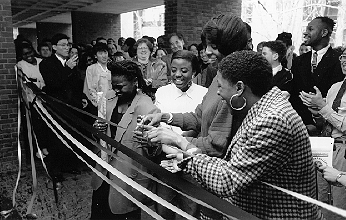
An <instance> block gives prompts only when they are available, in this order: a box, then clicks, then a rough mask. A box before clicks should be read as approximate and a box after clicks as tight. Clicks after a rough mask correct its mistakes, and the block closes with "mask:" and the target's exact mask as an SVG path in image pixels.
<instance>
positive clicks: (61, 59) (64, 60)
mask: <svg viewBox="0 0 346 220" xmlns="http://www.w3.org/2000/svg"><path fill="white" fill-rule="evenodd" d="M55 56H56V57H57V58H58V60H59V61H60V62H61V64H62V65H63V66H65V63H66V59H64V58H62V57H61V56H58V55H57V54H55Z"/></svg>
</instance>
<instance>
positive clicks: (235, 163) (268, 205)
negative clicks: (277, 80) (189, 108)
mask: <svg viewBox="0 0 346 220" xmlns="http://www.w3.org/2000/svg"><path fill="white" fill-rule="evenodd" d="M184 165H186V166H185V168H184V169H183V170H184V172H187V173H190V174H191V175H192V176H193V177H194V178H195V179H196V180H197V181H199V182H200V183H201V185H202V186H203V187H205V188H207V189H208V190H209V191H210V192H212V193H214V194H216V195H218V196H220V197H221V198H224V199H226V200H227V201H229V202H230V203H232V204H234V205H237V206H238V207H240V208H241V209H243V210H245V211H247V212H249V213H251V214H253V215H255V216H257V217H259V218H261V219H319V218H320V216H319V214H318V208H317V206H315V205H312V204H308V203H306V202H303V201H301V200H298V199H295V198H293V197H291V196H289V195H287V194H285V193H282V192H280V191H277V190H276V189H273V188H271V187H269V186H267V185H264V184H263V183H261V182H260V181H265V182H268V183H271V184H273V185H276V186H280V187H283V188H285V189H289V190H292V191H295V192H297V193H301V194H303V195H306V196H309V197H312V198H314V197H315V195H316V189H315V175H314V165H313V161H312V153H311V146H310V141H309V137H308V133H307V130H306V128H305V126H304V124H303V122H302V119H301V118H300V117H299V116H298V114H297V113H296V112H295V111H294V110H293V108H292V106H291V104H290V103H289V102H288V101H287V99H285V98H284V97H283V96H282V95H281V91H280V90H279V89H278V88H277V87H274V88H273V89H272V90H270V91H269V92H268V93H267V94H265V95H264V96H263V97H262V98H261V99H260V100H259V101H258V102H257V103H255V104H254V105H253V106H252V108H251V109H250V110H249V112H248V114H247V116H246V117H245V119H244V121H243V123H242V125H241V126H240V127H239V129H238V131H237V133H236V134H235V136H234V137H233V140H232V142H231V144H230V146H229V147H228V150H227V153H226V155H225V157H224V158H223V159H220V158H216V157H209V156H207V155H203V154H198V155H197V156H196V157H193V158H192V157H190V158H188V160H187V163H186V161H185V162H181V163H180V166H181V167H183V166H184Z"/></svg>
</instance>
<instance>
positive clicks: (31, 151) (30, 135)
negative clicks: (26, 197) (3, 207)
mask: <svg viewBox="0 0 346 220" xmlns="http://www.w3.org/2000/svg"><path fill="white" fill-rule="evenodd" d="M25 111H26V125H27V129H28V139H29V146H30V160H31V175H32V181H33V194H32V196H31V199H30V202H29V205H28V208H27V210H26V215H29V214H32V213H31V212H32V206H33V204H34V200H35V198H36V193H37V175H36V166H35V161H34V148H33V146H32V143H33V142H32V123H31V122H32V120H31V115H30V111H29V110H28V109H27V108H25Z"/></svg>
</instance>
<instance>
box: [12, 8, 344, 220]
mask: <svg viewBox="0 0 346 220" xmlns="http://www.w3.org/2000/svg"><path fill="white" fill-rule="evenodd" d="M334 25H335V23H334V21H333V20H332V19H330V18H328V17H316V18H314V19H313V20H312V21H311V22H310V23H309V24H308V26H307V28H306V31H305V32H304V33H303V36H304V43H303V44H302V45H301V47H300V48H299V55H297V54H295V53H294V47H293V46H292V34H290V33H286V32H283V33H280V34H278V37H277V38H276V39H272V40H270V41H263V42H261V43H259V44H258V45H257V51H253V44H252V38H251V27H250V25H248V24H247V23H245V22H243V21H242V20H241V19H240V18H239V17H237V16H234V15H231V14H230V15H226V14H221V15H217V16H214V17H212V18H211V19H210V20H209V21H208V22H207V23H206V24H205V25H204V27H203V29H202V33H201V42H198V43H191V44H190V45H188V46H187V45H186V40H185V39H184V36H183V34H181V33H171V34H169V35H163V36H159V37H158V38H157V39H155V38H153V37H149V36H143V37H142V38H141V39H138V40H135V39H134V38H127V39H124V38H122V37H121V38H119V39H118V41H117V43H116V42H115V40H114V39H112V38H109V39H106V38H104V37H100V38H97V39H96V40H92V41H91V42H90V44H88V45H83V44H71V43H70V39H69V38H68V37H67V36H66V35H64V34H61V33H58V34H56V35H54V36H53V37H52V38H51V39H49V40H48V39H45V40H44V41H43V42H41V43H40V44H39V46H38V48H37V51H36V50H35V49H34V48H33V46H32V44H31V42H30V41H28V40H27V39H25V38H23V37H22V36H20V37H18V38H17V39H16V41H15V44H16V52H17V59H18V64H17V67H18V69H20V70H21V71H22V72H23V73H24V74H25V75H26V76H27V78H28V80H29V81H31V82H32V83H34V84H35V85H36V86H37V87H38V88H39V89H42V91H44V92H45V93H46V94H47V95H50V96H52V97H54V98H57V99H59V100H61V101H63V102H65V103H67V104H69V105H72V106H75V107H77V108H80V109H82V110H84V111H87V112H89V113H92V114H94V115H98V114H99V112H100V111H102V109H101V108H102V104H101V102H102V101H100V100H103V99H104V100H105V103H103V104H104V105H105V109H104V111H105V115H104V117H105V119H106V120H108V121H111V122H113V123H116V124H119V125H120V127H114V126H110V125H109V124H107V123H105V122H104V121H101V120H96V121H95V120H94V119H91V118H86V117H83V120H86V121H87V122H88V123H89V124H92V125H93V126H94V127H95V128H96V129H98V130H99V131H102V132H105V133H106V134H107V135H108V136H110V137H111V138H113V139H114V140H116V142H117V143H119V144H122V145H124V146H126V147H127V148H129V149H131V150H133V151H135V152H137V153H138V154H140V155H142V156H144V157H147V158H148V159H150V160H152V161H154V162H156V163H159V164H161V166H162V167H164V168H166V169H167V170H169V171H171V172H180V173H182V175H179V178H184V179H186V180H188V181H190V182H192V183H193V184H196V185H198V186H202V187H203V188H205V189H206V190H208V191H209V192H211V193H213V194H215V195H217V196H219V197H220V198H223V199H225V200H227V201H229V202H230V203H232V204H234V205H236V206H238V207H240V208H241V209H243V210H245V211H247V212H249V213H251V214H253V215H255V216H257V217H258V218H260V219H323V218H324V217H323V213H322V211H321V209H320V208H319V207H318V206H316V205H313V204H311V203H307V202H305V201H301V200H299V199H296V198H294V197H292V196H289V195H287V194H285V193H283V192H280V191H277V190H276V189H274V188H271V187H270V186H268V185H266V184H264V183H263V182H267V183H270V184H273V185H276V186H279V187H282V188H285V189H288V190H291V191H294V192H297V193H300V194H303V195H305V196H308V197H311V198H318V199H319V200H321V201H323V202H328V198H327V197H328V196H327V193H328V192H326V190H328V188H329V187H330V185H332V186H331V192H330V193H331V195H332V200H333V205H335V206H337V207H339V208H342V209H346V192H345V188H344V187H342V186H346V163H345V161H346V159H345V151H346V138H345V137H346V135H345V137H344V135H343V132H345V130H346V129H345V124H346V123H344V121H345V120H346V119H345V115H346V111H345V109H346V95H345V91H346V82H345V81H343V80H344V77H345V74H346V51H345V50H344V49H340V48H338V49H334V48H332V46H331V44H330V37H331V34H332V31H333V28H334ZM340 52H341V53H340ZM100 97H101V98H100ZM102 98H103V99H102ZM33 116H34V117H33V121H34V128H35V126H45V125H44V123H42V121H41V120H40V118H39V116H38V115H37V113H36V114H35V113H33ZM139 121H140V122H139ZM138 123H139V124H140V125H141V126H138ZM139 127H140V129H141V130H139ZM41 130H42V129H41ZM38 136H39V144H40V148H41V149H42V152H43V156H45V157H47V159H49V160H47V161H48V164H49V166H48V168H49V172H50V174H51V176H52V177H53V178H54V179H55V180H56V181H57V182H61V181H64V178H63V176H62V174H63V172H67V171H68V172H79V170H78V169H77V170H75V169H72V170H71V169H66V167H64V164H65V165H66V160H67V159H66V158H69V160H70V161H76V160H77V158H75V156H74V155H71V152H67V151H66V150H65V151H66V152H65V151H64V149H65V147H64V146H63V144H62V143H61V142H60V141H59V140H58V139H57V138H56V137H55V135H54V134H53V133H52V132H50V131H49V129H48V128H47V129H45V132H43V134H39V135H38ZM309 136H327V137H332V138H334V139H335V146H334V154H333V158H334V160H333V166H332V167H331V166H326V165H323V166H320V167H316V166H315V164H314V163H313V157H312V152H311V145H310V141H309ZM93 150H94V153H95V154H97V155H99V156H100V157H102V159H103V160H105V161H107V162H108V163H109V164H110V165H112V166H113V167H115V168H116V169H118V170H120V171H121V172H122V173H124V174H126V175H127V176H130V177H131V178H132V179H133V180H135V181H136V182H138V183H139V184H141V185H142V186H143V187H146V188H147V189H149V190H152V191H155V193H156V194H158V195H159V196H160V197H162V198H164V199H165V200H167V201H168V202H170V203H172V204H174V205H176V206H178V207H179V208H181V209H182V210H183V211H185V212H187V213H188V214H190V215H192V216H194V217H197V218H199V219H224V218H225V216H223V215H222V214H220V213H218V212H216V211H214V210H211V209H208V208H206V207H204V206H200V205H198V204H196V203H195V202H193V201H191V200H190V199H188V198H186V197H184V196H182V195H180V194H178V193H176V192H175V191H173V190H171V189H169V188H167V187H165V186H163V185H161V184H158V183H156V182H154V181H153V180H151V179H148V178H147V177H146V176H143V175H142V174H140V173H138V171H136V170H134V169H133V168H131V166H129V165H128V163H130V164H132V165H133V166H136V167H137V168H138V169H141V170H143V171H145V172H150V171H148V170H147V169H146V168H145V167H144V166H142V165H141V164H139V163H137V162H136V161H134V160H133V159H131V158H129V157H128V156H126V155H125V154H123V153H122V152H120V151H118V150H117V148H116V147H113V148H111V149H110V150H111V151H112V152H114V154H115V155H116V157H111V156H109V155H108V156H106V157H103V156H102V153H103V152H102V151H101V150H97V149H93ZM66 155H69V156H67V157H66ZM95 166H96V168H97V169H98V170H99V171H101V172H102V173H103V174H104V175H105V176H107V177H108V178H109V179H110V180H111V181H113V182H114V183H116V184H117V185H118V186H121V187H122V188H123V189H126V190H127V191H128V192H131V193H130V194H131V195H132V196H134V197H135V198H136V199H138V200H139V201H140V202H143V203H145V204H151V203H152V201H150V200H148V198H145V196H143V195H142V194H141V193H139V192H137V191H135V190H132V189H131V187H130V186H128V185H126V184H125V183H123V182H122V181H120V180H119V179H118V178H117V177H116V176H114V175H112V174H111V173H108V171H107V170H106V169H104V168H103V167H101V166H99V165H98V164H96V165H95ZM71 167H73V168H78V166H71V164H69V168H71ZM316 170H318V172H317V175H316V173H315V171H316ZM158 178H160V177H158ZM316 183H317V184H316ZM91 185H92V187H93V196H92V206H91V219H140V218H141V210H140V209H139V207H137V206H136V205H135V204H134V203H132V202H131V201H130V200H128V199H127V198H126V197H124V196H122V195H121V194H120V193H119V192H118V191H116V190H115V189H114V188H113V187H110V185H108V184H107V183H106V182H105V181H103V180H102V179H101V178H99V177H98V176H97V175H95V176H93V178H92V182H91ZM316 185H317V187H316ZM155 210H156V212H157V213H158V214H160V215H161V216H162V217H163V218H164V219H175V218H176V214H175V213H174V212H172V211H170V210H169V209H167V208H165V207H163V206H162V205H161V204H155ZM338 218H340V219H341V217H340V216H337V215H335V216H334V217H333V219H338Z"/></svg>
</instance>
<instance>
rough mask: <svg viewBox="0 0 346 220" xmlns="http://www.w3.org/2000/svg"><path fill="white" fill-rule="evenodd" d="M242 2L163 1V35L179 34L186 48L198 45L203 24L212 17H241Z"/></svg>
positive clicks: (228, 0)
mask: <svg viewBox="0 0 346 220" xmlns="http://www.w3.org/2000/svg"><path fill="white" fill-rule="evenodd" d="M241 3H242V0H213V1H205V0H165V9H166V11H165V34H170V33H173V32H179V33H181V34H183V35H184V38H185V41H186V42H185V44H186V46H187V45H189V44H192V43H200V41H201V32H202V28H203V26H204V24H205V23H206V22H207V21H208V20H209V19H210V18H211V17H213V16H214V15H217V14H220V13H232V14H235V15H237V16H239V17H240V16H241Z"/></svg>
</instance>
